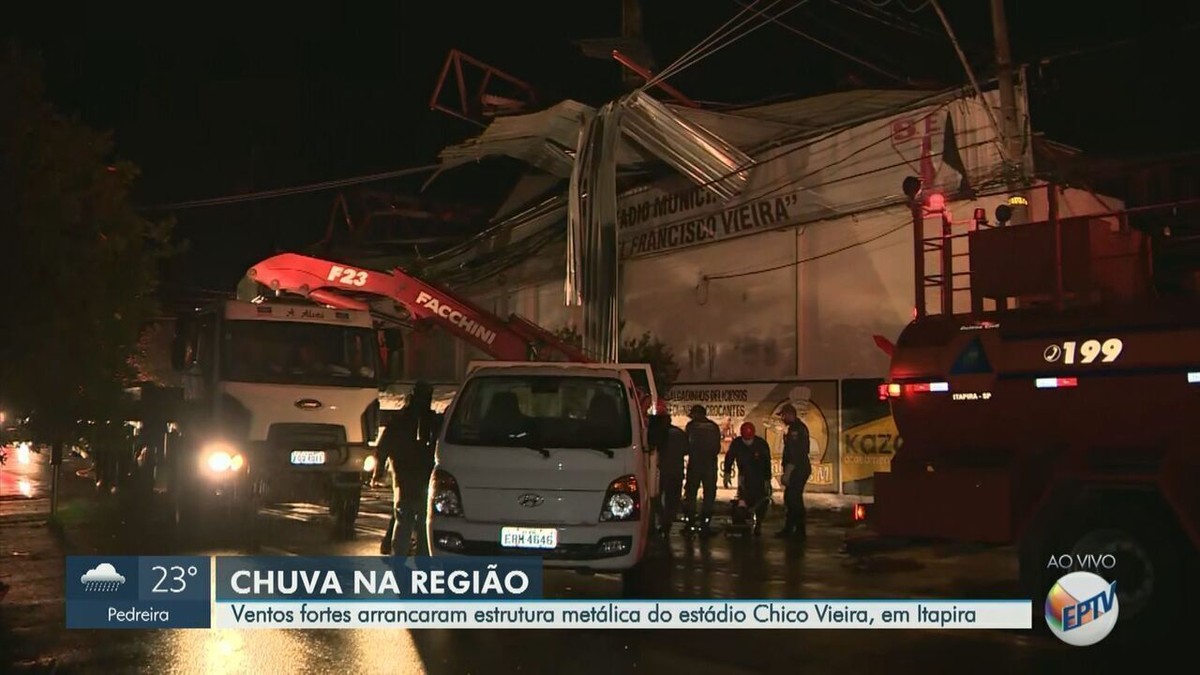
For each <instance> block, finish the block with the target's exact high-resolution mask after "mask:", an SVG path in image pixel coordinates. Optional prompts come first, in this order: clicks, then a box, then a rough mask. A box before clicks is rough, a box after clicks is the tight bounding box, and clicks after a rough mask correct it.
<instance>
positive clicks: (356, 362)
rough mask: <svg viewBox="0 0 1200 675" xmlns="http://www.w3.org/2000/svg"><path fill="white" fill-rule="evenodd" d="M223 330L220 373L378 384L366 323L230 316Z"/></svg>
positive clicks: (249, 378)
mask: <svg viewBox="0 0 1200 675" xmlns="http://www.w3.org/2000/svg"><path fill="white" fill-rule="evenodd" d="M222 332H223V335H222V336H221V337H222V339H221V377H222V379H225V380H228V381H231V382H260V383H268V384H300V385H311V386H323V387H359V388H366V387H375V386H377V384H376V382H377V381H376V379H375V366H376V350H377V347H376V338H375V334H374V333H373V332H372V331H371V330H369V329H367V328H356V327H351V326H337V325H330V324H321V323H299V322H296V323H290V322H286V321H229V322H227V323H226V324H225V326H224V328H223V330H222Z"/></svg>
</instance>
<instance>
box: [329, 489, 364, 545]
mask: <svg viewBox="0 0 1200 675" xmlns="http://www.w3.org/2000/svg"><path fill="white" fill-rule="evenodd" d="M361 504H362V488H360V487H356V488H349V489H338V490H335V491H334V493H333V498H332V499H331V501H330V512H331V513H332V514H333V535H334V538H336V539H339V540H342V541H346V540H350V539H353V538H354V534H355V531H354V523H355V521H356V520H358V510H359V506H360V505H361Z"/></svg>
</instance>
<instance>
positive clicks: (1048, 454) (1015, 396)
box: [856, 179, 1200, 634]
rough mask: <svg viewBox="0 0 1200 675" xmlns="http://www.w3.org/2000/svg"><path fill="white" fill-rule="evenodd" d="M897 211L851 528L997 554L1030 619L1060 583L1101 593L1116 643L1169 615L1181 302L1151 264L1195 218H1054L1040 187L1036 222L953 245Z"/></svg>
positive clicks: (1193, 358)
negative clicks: (1099, 580)
mask: <svg viewBox="0 0 1200 675" xmlns="http://www.w3.org/2000/svg"><path fill="white" fill-rule="evenodd" d="M905 193H906V194H907V195H908V196H909V198H910V199H911V204H912V210H913V224H914V258H915V294H916V307H915V312H914V316H915V318H914V320H913V321H912V322H911V323H910V324H909V325H908V326H907V327H906V328H905V329H904V330H903V331H902V333H901V334H900V336H899V338H898V339H897V341H896V342H895V344H894V345H890V344H888V345H881V346H883V347H884V348H885V351H890V352H891V354H892V359H891V368H890V373H889V378H888V380H887V381H886V382H885V383H884V384H883V385H881V387H880V397H881V398H883V399H886V400H887V401H889V402H890V407H891V412H892V416H893V418H894V420H895V423H896V425H897V428H898V430H899V432H900V435H901V437H902V438H903V439H904V444H903V446H902V447H901V448H900V449H898V450H897V451H896V454H895V456H894V458H893V460H892V463H891V470H890V472H888V473H878V474H876V476H875V501H874V503H873V504H872V505H870V506H869V510H867V511H866V514H865V517H864V519H865V520H867V521H868V522H869V524H870V525H871V528H872V529H873V530H874V531H875V532H877V533H879V534H882V535H890V536H892V537H899V538H907V539H913V538H918V539H934V540H937V539H942V540H958V541H973V542H986V543H993V544H1014V545H1015V546H1016V549H1017V551H1018V553H1019V557H1020V569H1021V579H1022V582H1023V586H1024V587H1025V590H1026V591H1027V592H1028V593H1029V595H1030V597H1032V598H1033V599H1034V607H1035V609H1036V613H1037V614H1038V615H1039V617H1040V614H1041V606H1042V600H1043V599H1044V598H1045V597H1046V594H1047V592H1048V591H1049V590H1050V588H1051V587H1052V585H1053V584H1054V582H1055V581H1056V580H1057V579H1058V578H1059V577H1061V576H1062V575H1064V574H1066V573H1067V572H1071V571H1091V572H1095V573H1098V574H1100V575H1101V576H1103V577H1105V578H1107V579H1110V580H1116V581H1117V592H1118V598H1119V603H1120V604H1119V607H1120V616H1119V620H1120V624H1121V626H1122V628H1118V629H1117V630H1118V631H1119V632H1125V633H1127V634H1139V633H1141V631H1139V630H1138V627H1139V626H1140V627H1151V626H1157V625H1161V622H1163V621H1169V620H1170V619H1171V618H1172V617H1176V616H1178V614H1177V611H1178V610H1181V609H1183V607H1184V604H1183V603H1184V602H1185V597H1186V593H1185V591H1186V589H1187V588H1188V585H1189V583H1191V579H1192V578H1194V577H1192V575H1190V574H1188V573H1189V572H1192V571H1195V570H1196V561H1197V549H1198V546H1200V492H1198V491H1197V490H1196V487H1195V486H1196V481H1197V479H1198V478H1200V471H1198V469H1200V453H1198V452H1197V448H1196V439H1197V438H1200V435H1198V434H1200V415H1198V414H1197V413H1198V412H1200V409H1198V408H1197V402H1200V398H1198V397H1200V300H1198V298H1197V295H1196V293H1195V283H1194V282H1195V280H1196V276H1197V273H1196V264H1195V260H1196V258H1192V262H1191V263H1190V264H1186V263H1185V264H1182V265H1180V264H1179V261H1178V260H1175V261H1174V262H1173V265H1174V267H1173V269H1172V271H1171V274H1170V275H1166V274H1165V273H1164V271H1163V270H1161V269H1156V264H1158V263H1159V262H1160V261H1163V260H1164V259H1165V256H1166V255H1167V252H1168V251H1169V250H1170V249H1169V248H1167V247H1165V246H1161V245H1160V244H1162V243H1163V241H1164V237H1163V235H1164V234H1166V235H1168V236H1167V237H1165V239H1166V240H1170V239H1171V237H1170V236H1169V235H1170V234H1171V232H1172V230H1174V231H1175V232H1176V234H1178V233H1179V231H1180V230H1181V228H1183V227H1184V224H1185V223H1187V222H1189V219H1192V220H1194V219H1196V216H1200V209H1198V208H1196V207H1197V206H1200V203H1197V202H1186V203H1174V204H1169V205H1164V206H1154V207H1139V208H1125V209H1124V210H1120V211H1116V212H1108V213H1103V214H1102V215H1097V216H1089V217H1059V215H1058V202H1057V200H1058V194H1059V193H1058V188H1057V187H1055V186H1048V187H1047V195H1048V196H1047V203H1048V209H1047V211H1048V215H1049V217H1048V219H1047V220H1046V221H1042V222H1030V223H1027V224H1019V225H1012V224H1009V223H1008V222H1007V221H1009V220H1010V219H1011V218H1012V209H1011V208H1010V207H1009V206H1007V205H1001V206H999V207H998V208H997V209H996V221H995V222H993V223H988V222H987V215H986V214H981V213H980V211H982V209H979V210H977V211H976V218H975V219H974V223H973V224H971V225H969V228H968V231H967V232H956V231H955V230H957V229H960V228H958V227H957V224H956V223H953V222H951V218H950V216H949V214H948V212H947V210H946V205H945V200H944V198H943V197H942V195H940V194H935V193H930V192H929V191H926V190H922V189H921V188H920V185H919V181H917V179H909V181H906V184H905ZM1198 201H1200V200H1198ZM931 221H932V223H933V225H932V227H930V222H931ZM1197 222H1200V220H1198V221H1197ZM1152 244H1153V245H1152ZM964 245H965V246H964ZM927 260H933V261H936V262H933V263H931V264H930V265H928V266H929V267H932V269H927ZM956 261H964V262H966V263H968V264H963V263H962V262H958V264H956ZM1168 276H1169V279H1168ZM1181 279H1182V280H1184V281H1185V283H1182V284H1180V283H1173V284H1169V283H1166V282H1167V281H1168V280H1174V281H1176V282H1178V281H1179V280H1181ZM1167 289H1174V291H1175V292H1173V293H1172V292H1168V290H1167ZM930 296H932V298H931V299H933V300H938V299H939V298H940V302H932V303H930V302H927V298H930ZM956 300H957V302H956ZM968 305H969V306H968ZM856 511H858V509H856ZM859 513H861V511H860V512H859ZM856 517H858V514H856ZM1036 621H1037V623H1035V625H1038V623H1040V619H1038V620H1036Z"/></svg>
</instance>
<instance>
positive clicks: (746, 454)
mask: <svg viewBox="0 0 1200 675" xmlns="http://www.w3.org/2000/svg"><path fill="white" fill-rule="evenodd" d="M735 465H736V466H737V473H738V499H740V500H742V501H744V502H746V505H747V506H749V507H750V508H752V509H754V513H755V515H756V516H757V519H756V520H755V521H754V534H756V535H759V534H762V521H763V519H764V518H766V517H767V507H768V506H770V504H771V503H770V501H769V498H770V496H771V446H769V445H767V442H766V441H765V440H763V439H762V438H761V437H760V436H758V434H757V433H756V429H755V428H754V425H753V424H751V423H750V422H745V423H744V424H742V428H741V429H740V433H739V435H738V438H737V439H735V440H734V441H733V442H732V443H730V444H729V451H728V452H726V453H725V467H724V469H725V471H724V473H725V487H727V488H728V487H729V486H730V478H731V471H730V470H731V469H732V468H733V467H734V466H735Z"/></svg>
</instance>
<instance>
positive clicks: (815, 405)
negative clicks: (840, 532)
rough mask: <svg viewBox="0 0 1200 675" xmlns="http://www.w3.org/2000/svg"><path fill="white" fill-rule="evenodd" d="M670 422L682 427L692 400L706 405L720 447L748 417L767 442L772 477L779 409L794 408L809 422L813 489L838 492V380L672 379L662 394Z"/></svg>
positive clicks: (778, 460)
mask: <svg viewBox="0 0 1200 675" xmlns="http://www.w3.org/2000/svg"><path fill="white" fill-rule="evenodd" d="M666 398H667V401H668V403H669V404H670V407H671V421H672V422H673V423H674V424H675V425H677V426H679V427H680V428H683V427H684V426H686V425H687V423H688V411H689V410H691V408H692V406H694V405H702V406H704V407H705V409H706V411H707V413H708V417H709V418H710V419H712V420H713V421H714V422H716V423H717V424H718V425H720V427H721V431H722V432H723V435H724V439H725V440H724V448H725V449H728V447H729V441H731V440H733V439H734V438H735V437H736V436H737V435H738V430H739V429H740V428H741V426H742V422H751V423H753V424H754V426H755V428H756V429H757V431H758V435H759V436H761V437H763V438H764V439H765V440H766V441H767V444H768V445H770V446H771V463H772V466H773V469H774V474H775V479H776V482H778V480H779V476H780V475H781V474H782V473H783V428H784V425H783V422H782V421H781V420H780V419H779V409H780V408H782V407H783V405H784V404H786V403H791V404H792V405H793V406H795V407H796V413H797V415H798V416H799V418H800V420H801V421H802V422H804V424H805V425H807V426H808V434H809V453H808V456H809V461H810V462H811V463H812V467H813V471H812V478H810V479H809V481H808V487H807V489H808V490H809V491H812V492H837V491H838V486H839V481H840V478H839V468H840V467H839V461H838V457H839V455H840V438H839V437H838V428H839V427H838V407H839V406H838V383H837V382H836V381H833V380H806V381H799V380H795V381H791V382H748V383H729V384H676V385H675V386H673V387H672V388H671V391H670V392H668V394H667V397H666Z"/></svg>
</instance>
